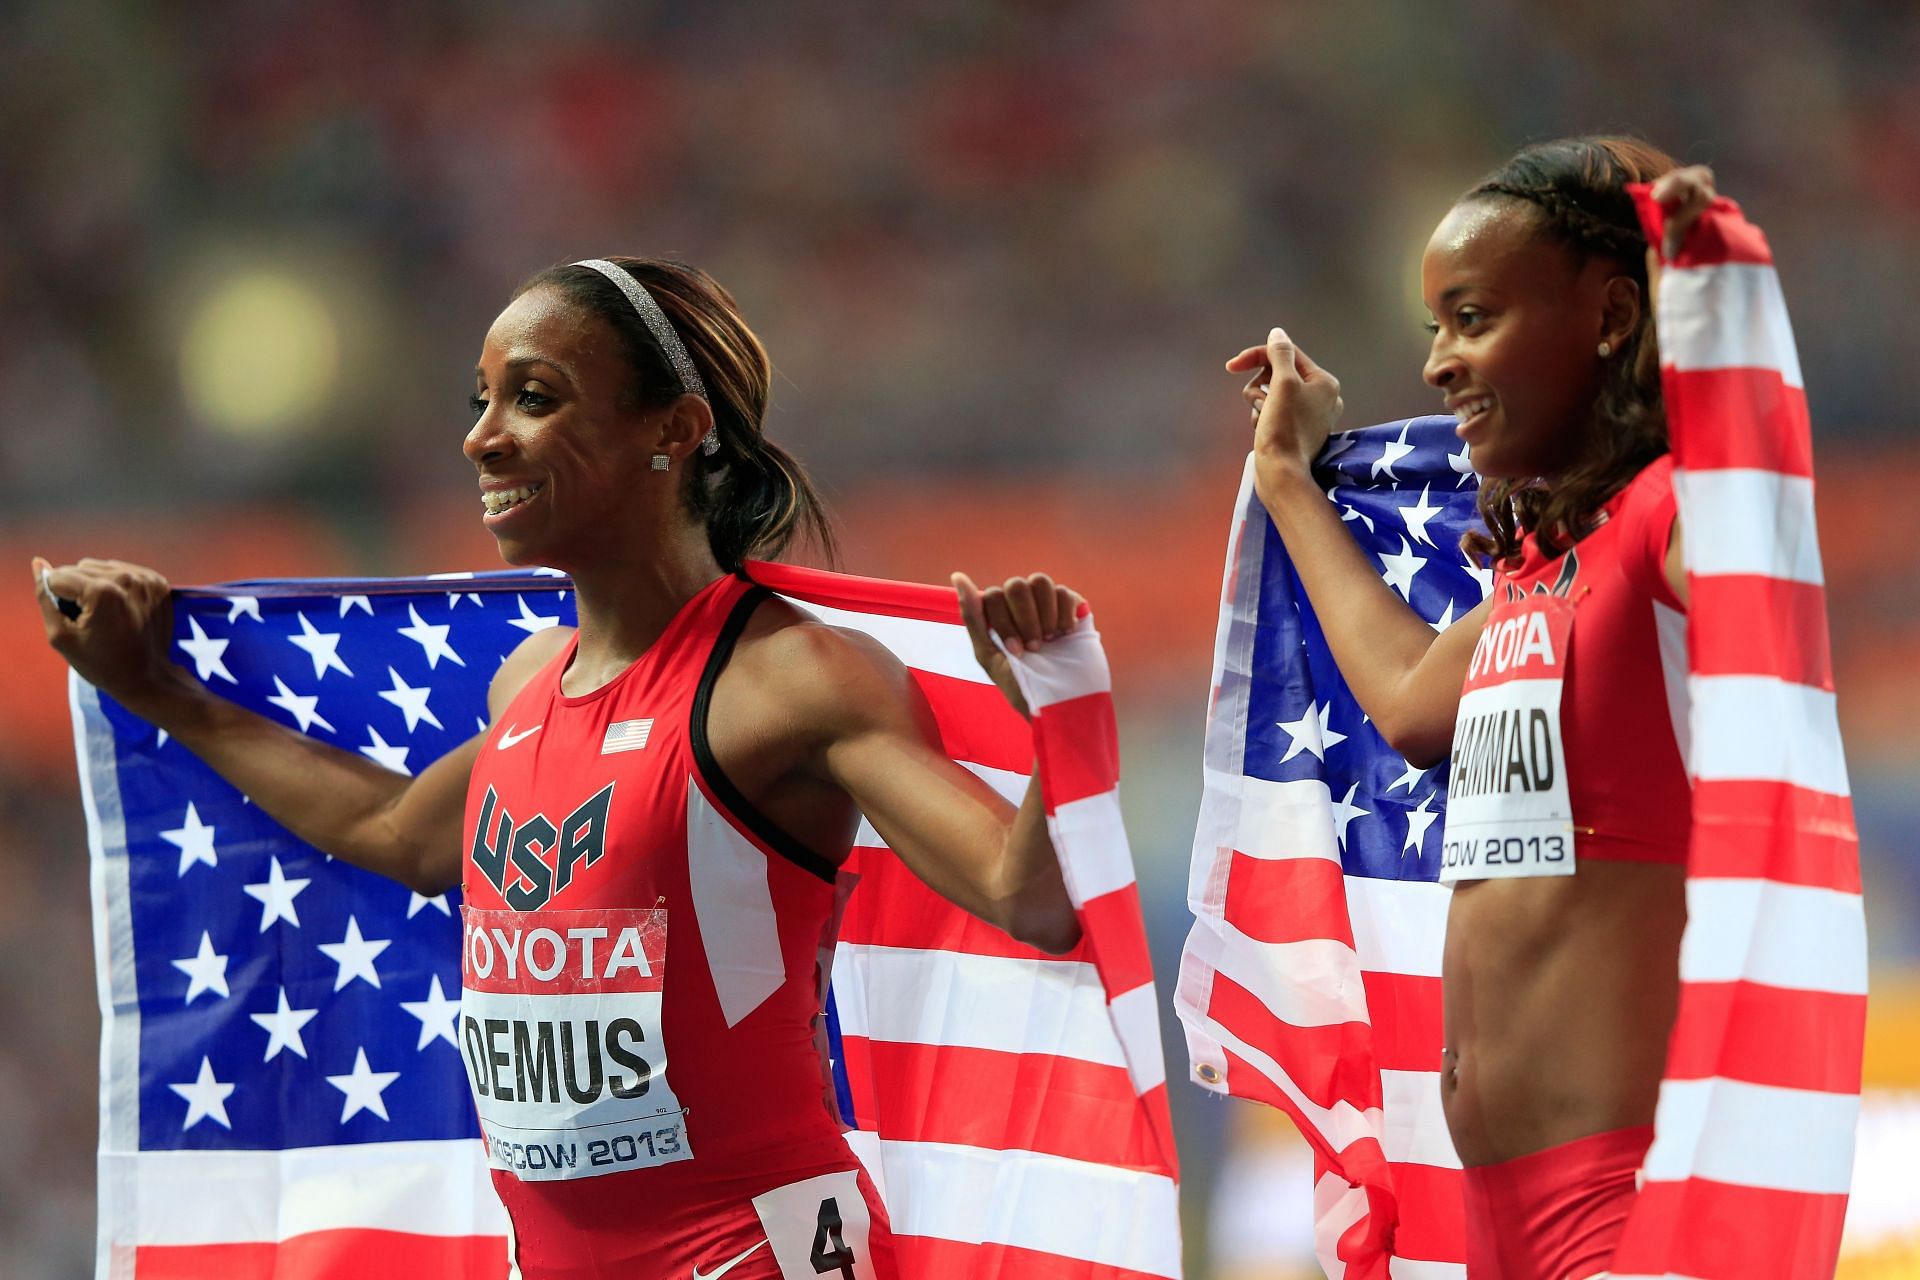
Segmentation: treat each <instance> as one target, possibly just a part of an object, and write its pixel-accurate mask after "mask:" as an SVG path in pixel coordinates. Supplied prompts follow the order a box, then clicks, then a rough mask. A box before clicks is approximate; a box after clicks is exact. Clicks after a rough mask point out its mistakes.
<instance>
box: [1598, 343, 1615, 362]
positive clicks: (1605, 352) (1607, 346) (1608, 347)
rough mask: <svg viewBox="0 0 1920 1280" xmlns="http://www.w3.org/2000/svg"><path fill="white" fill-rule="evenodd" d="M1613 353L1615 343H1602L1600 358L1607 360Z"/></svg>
mask: <svg viewBox="0 0 1920 1280" xmlns="http://www.w3.org/2000/svg"><path fill="white" fill-rule="evenodd" d="M1612 354H1613V344H1612V343H1611V342H1603V343H1601V344H1600V358H1601V359H1602V360H1605V359H1606V358H1607V357H1608V356H1610V355H1612Z"/></svg>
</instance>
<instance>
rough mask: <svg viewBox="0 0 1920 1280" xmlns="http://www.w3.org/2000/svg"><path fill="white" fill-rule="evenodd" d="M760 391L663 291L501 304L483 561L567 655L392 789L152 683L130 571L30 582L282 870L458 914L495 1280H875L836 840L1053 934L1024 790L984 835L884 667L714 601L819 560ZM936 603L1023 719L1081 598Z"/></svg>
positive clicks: (535, 659) (991, 817) (112, 568)
mask: <svg viewBox="0 0 1920 1280" xmlns="http://www.w3.org/2000/svg"><path fill="white" fill-rule="evenodd" d="M769 372H770V370H769V365H768V361H767V356H766V353H765V351H764V350H763V348H762V347H761V345H760V342H759V340H758V339H757V338H756V337H755V336H754V334H753V333H752V331H751V330H749V329H748V328H747V326H746V324H745V322H744V321H743V320H742V319H741V317H740V315H739V313H738V311H737V310H736V308H735V306H734V302H733V299H732V298H731V297H730V296H729V295H728V294H727V292H726V291H725V290H724V289H722V288H721V287H720V286H719V285H718V284H717V283H716V282H714V281H713V280H712V279H711V278H709V277H708V276H706V275H705V274H703V273H702V272H699V271H697V270H694V269H691V268H688V267H684V266H680V265H677V264H673V263H667V262H660V261H652V260H643V259H633V258H627V259H620V260H617V261H607V260H595V261H591V262H586V263H576V264H573V265H570V266H564V267H557V268H554V269H552V270H549V271H546V272H543V273H542V274H540V275H537V276H535V277H534V278H533V279H532V280H530V281H529V282H527V284H525V285H524V286H522V287H521V289H520V290H519V291H518V292H517V293H516V295H515V296H514V298H513V300H512V302H511V303H510V304H509V305H508V307H507V308H506V310H505V311H503V312H501V314H500V316H499V317H498V318H497V319H496V320H495V321H494V323H493V326H492V328H491V329H489V330H488V332H487V336H486V341H485V345H484V346H483V348H482V350H481V354H480V362H479V365H478V367H477V368H476V370H475V379H476V385H475V393H474V396H473V400H472V407H473V414H474V423H473V427H472V429H471V430H470V431H469V432H468V433H467V437H466V443H465V451H466V455H467V457H468V459H469V460H470V461H471V462H472V463H473V464H474V466H475V467H476V468H477V470H478V472H479V483H480V499H481V501H482V503H483V504H484V508H485V513H484V517H483V518H484V520H485V522H486V525H487V527H488V528H489V529H490V530H491V531H492V532H493V534H494V536H495V538H496V539H497V541H498V543H499V547H500V552H501V555H502V556H503V557H504V558H505V559H506V560H507V561H508V562H509V563H511V564H519V565H548V566H553V567H556V568H559V569H564V570H566V571H567V572H568V573H569V574H571V575H572V578H573V583H574V587H575V590H576V591H577V604H578V610H579V624H580V625H579V628H578V630H577V631H568V630H563V629H553V630H548V631H544V632H541V633H539V634H537V635H535V636H533V637H531V638H529V639H528V640H526V641H525V642H524V643H522V644H521V645H520V646H519V647H518V648H517V649H516V650H515V651H514V652H513V653H512V655H511V656H509V657H508V658H507V660H506V661H505V663H504V665H502V666H501V668H500V670H499V672H498V674H497V675H496V676H495V677H494V679H493V682H492V686H491V689H490V692H489V698H488V701H489V711H490V713H491V716H490V719H491V724H490V727H489V728H488V729H487V730H486V731H485V732H483V733H481V734H480V735H479V736H477V737H475V738H474V739H472V740H471V741H470V742H468V743H466V744H465V745H464V746H463V747H461V748H460V749H458V750H456V751H454V752H452V753H450V754H448V755H447V756H445V757H444V758H442V759H441V760H439V761H438V762H436V763H435V764H433V765H432V766H431V767H430V768H428V769H426V770H424V771H422V772H421V774H420V775H419V776H418V777H416V778H411V779H409V778H405V777H402V776H400V775H397V774H394V773H389V772H387V771H386V770H384V769H381V768H379V767H377V766H375V765H373V764H372V763H371V762H369V761H367V760H365V759H363V758H361V757H359V756H356V755H354V754H353V753H350V752H344V751H340V750H336V749H334V748H332V747H329V746H326V745H324V744H321V743H318V742H315V741H313V740H312V739H309V738H306V737H303V736H301V735H299V734H297V733H294V732H293V731H292V730H290V729H288V728H287V727H285V726H282V725H278V724H275V723H272V722H270V721H268V720H266V719H264V718H262V717H260V716H257V715H254V714H252V713H251V712H248V711H245V710H243V709H241V708H239V707H236V706H235V705H233V704H231V703H228V702H225V701H223V700H221V699H220V698H217V697H215V696H213V695H211V694H209V693H208V692H207V691H206V690H205V689H204V688H203V687H202V686H201V685H199V684H198V683H197V682H195V681H194V680H193V679H191V678H190V677H189V676H188V675H187V674H186V673H185V672H183V671H182V670H181V669H180V668H178V667H176V666H174V665H173V664H172V663H171V662H170V661H169V659H168V648H169V644H170V637H171V624H170V610H169V606H168V595H167V591H168V588H167V583H166V581H165V580H164V579H163V578H161V577H160V575H158V574H157V573H154V572H152V571H151V570H148V569H143V568H139V567H137V566H133V565H128V564H123V563H119V562H115V561H101V560H86V561H82V562H80V563H79V564H77V565H67V566H63V567H60V568H52V567H51V566H48V565H46V564H45V563H44V562H38V561H36V563H35V566H34V568H35V573H36V577H37V580H38V582H39V584H40V591H39V594H40V603H41V607H42V612H43V614H44V616H45V620H46V627H47V634H48V638H49V640H50V641H51V643H52V644H53V646H54V648H56V649H57V650H59V652H60V653H61V654H62V655H63V656H64V657H65V658H66V659H67V660H68V661H69V662H70V663H71V664H72V665H73V667H74V669H75V670H77V671H78V672H79V673H80V675H81V676H82V677H84V678H85V679H87V680H88V681H90V682H91V683H93V684H94V685H95V686H97V687H98V688H100V689H101V690H102V691H104V692H106V693H108V694H109V695H111V696H112V697H113V698H114V699H116V700H117V701H119V702H120V703H121V704H122V705H124V706H126V707H127V708H128V709H129V710H131V711H133V712H135V713H136V714H138V715H140V716H142V717H143V718H145V719H147V720H148V721H150V722H152V723H153V724H155V725H158V726H160V727H162V728H164V729H166V730H167V731H168V732H170V733H171V734H173V735H174V737H175V738H177V739H179V740H180V741H181V742H182V743H184V744H185V745H186V746H188V747H189V748H191V749H192V750H193V751H194V752H196V753H197V754H198V755H200V756H201V757H202V758H203V759H205V760H206V761H207V762H208V763H209V764H210V765H212V766H213V768H215V769H216V770H218V771H219V772H220V773H221V774H223V775H224V776H225V777H226V778H227V779H228V780H230V781H231V782H232V783H233V784H234V785H235V786H236V787H238V788H239V789H240V790H241V791H242V792H244V793H245V794H246V795H248V796H249V797H251V798H252V799H253V800H254V802H255V803H257V804H259V805H260V806H261V807H262V808H264V809H265V810H266V811H267V812H268V813H270V814H272V815H273V816H274V817H275V818H276V819H278V820H279V821H280V822H281V823H283V824H284V825H285V826H286V827H287V828H288V829H289V830H290V831H292V832H293V833H294V834H296V835H298V836H299V837H300V838H302V839H304V840H306V841H308V842H309V843H311V844H312V845H314V846H315V847H317V848H319V849H322V850H325V851H327V852H329V853H331V854H333V855H335V856H336V857H339V858H341V859H343V860H346V861H348V862H351V863H353V864H355V865H356V866H360V867H364V868H367V869H368V870H371V871H376V872H379V873H381V874H383V875H386V876H390V877H392V878H393V879H395V880H398V881H400V882H402V883H403V884H406V885H409V886H411V887H413V888H415V889H417V890H419V891H420V892H422V893H428V894H432V893H439V892H441V891H443V890H445V889H447V888H449V887H451V886H453V885H456V884H457V885H459V886H460V888H461V890H462V892H463V895H464V898H465V906H464V916H465V920H464V930H465V932H464V937H465V945H464V949H463V957H462V958H463V977H464V981H463V987H464V991H463V996H462V1016H461V1031H462V1036H461V1039H462V1049H463V1056H464V1057H465V1058H466V1060H467V1067H468V1071H469V1075H470V1077H471V1081H472V1085H473V1089H474V1094H475V1099H476V1103H477V1105H478V1109H479V1112H480V1118H481V1122H482V1124H481V1128H482V1130H483V1133H484V1135H485V1137H486V1142H487V1152H488V1159H489V1163H490V1165H491V1166H492V1171H493V1178H494V1182H495V1185H496V1187H497V1188H498V1190H499V1193H500V1196H501V1199H502V1201H503V1203H504V1204H505V1206H506V1209H507V1214H508V1218H509V1221H510V1224H511V1227H510V1231H511V1237H510V1241H509V1249H510V1252H511V1257H512V1260H513V1263H514V1264H515V1266H516V1267H517V1271H516V1273H515V1274H517V1275H519V1276H523V1277H525V1278H526V1280H587V1278H588V1277H613V1276H620V1277H628V1276H640V1275H645V1276H660V1277H672V1278H673V1280H682V1278H684V1277H717V1276H720V1275H722V1274H724V1275H726V1276H727V1277H728V1280H769V1278H772V1277H796V1276H804V1277H807V1278H808V1280H813V1278H814V1277H815V1276H817V1275H819V1274H830V1275H841V1276H845V1277H847V1280H854V1278H855V1277H858V1278H860V1280H891V1278H892V1277H893V1276H894V1275H895V1274H896V1271H895V1268H894V1265H893V1258H892V1251H891V1244H890V1238H889V1235H888V1229H887V1220H886V1214H885V1211H884V1209H883V1208H882V1206H881V1204H880V1203H879V1201H878V1199H877V1197H876V1196H875V1193H874V1189H873V1187H872V1185H871V1184H870V1183H869V1181H868V1179H867V1177H866V1175H865V1174H864V1173H863V1172H862V1171H861V1167H860V1164H859V1161H858V1160H857V1159H856V1158H855V1157H854V1155H853V1154H852V1152H851V1151H850V1150H849V1148H848V1146H847V1143H846V1141H845V1139H844V1138H843V1136H842V1133H841V1126H840V1123H839V1120H838V1118H837V1116H836V1115H835V1113H834V1112H833V1110H832V1109H831V1104H830V1103H829V1102H828V1101H827V1087H826V1083H825V1075H824V1063H823V1055H822V1051H821V1049H820V1048H819V1043H820V1038H819V1037H818V1036H817V1032H818V1030H819V1023H820V1018H821V1003H822V998H823V985H824V984H823V979H824V975H823V974H822V973H821V956H822V954H823V951H822V949H823V947H824V946H826V945H828V944H830V943H831V941H832V930H833V927H834V924H835V921H836V918H837V910H836V902H837V899H836V884H835V882H836V873H837V869H838V867H839V865H840V863H841V862H842V860H843V859H844V858H845V857H846V855H847V852H848V849H849V846H850V844H851V841H852V838H853V836H854V833H855V830H856V827H857V824H858V821H859V818H860V815H862V814H864V815H865V816H866V817H867V818H868V819H869V820H870V821H871V822H872V823H873V825H874V827H875V828H876V829H877V830H878V831H879V832H880V834H881V835H882V836H883V837H884V838H885V839H886V841H887V843H888V844H889V845H891V846H892V847H893V849H894V850H895V851H897V852H898V854H899V855H900V857H901V858H902V859H904V860H905V862H906V863H907V865H908V866H910V867H911V868H913V869H914V871H915V872H916V873H917V874H919V875H920V876H921V877H922V878H923V879H925V880H926V882H927V883H928V884H929V885H931V886H932V887H933V888H934V889H936V890H938V891H939V892H940V893H942V894H944V895H945V896H946V897H948V898H949V899H951V900H952V901H953V902H955V903H957V904H958V905H960V906H962V907H964V908H966V909H967V910H969V911H972V912H974V913H975V914H976V915H978V916H980V917H981V918H983V919H985V920H987V921H989V922H991V923H994V924H997V925H999V926H1000V927H1002V928H1003V929H1005V930H1006V931H1007V932H1008V933H1010V934H1012V935H1013V936H1014V937H1016V938H1019V939H1022V940H1024V941H1026V942H1029V943H1032V944H1033V945H1035V946H1038V947H1041V948H1044V949H1046V950H1048V951H1053V952H1059V951H1064V950H1067V949H1069V948H1071V947H1072V946H1073V945H1074V944H1075V943H1076V942H1077V941H1078V938H1079V925H1078V923H1077V920H1076V917H1075V915H1074V912H1073V909H1072V907H1071V904H1070V903H1069V901H1068V898H1067V893H1066V890H1065V887H1064V885H1063V883H1062V880H1061V874H1060V869H1059V865H1058V863H1057V861H1056V859H1055V857H1054V852H1053V848H1052V845H1051V843H1050V841H1049V838H1048V835H1047V828H1046V820H1045V812H1044V809H1043V807H1042V804H1041V800H1040V791H1039V781H1038V773H1037V770H1036V775H1035V781H1034V784H1033V785H1032V787H1031V788H1030V789H1029V790H1028V793H1027V796H1026V799H1025V801H1024V802H1023V803H1022V804H1021V806H1020V807H1019V809H1018V810H1017V811H1016V810H1015V809H1014V808H1013V807H1012V806H1011V805H1009V804H1007V803H1006V802H1005V801H1003V800H1002V799H1000V798H999V797H998V796H997V795H996V794H995V793H994V792H993V791H992V790H991V789H989V788H988V787H987V786H986V785H985V784H984V783H982V782H981V781H980V780H979V779H977V778H976V777H975V776H974V775H972V774H971V773H969V772H967V771H966V770H964V769H962V768H960V767H959V766H957V765H955V764H954V763H952V762H951V761H950V760H949V759H948V758H947V756H946V754H945V753H944V752H943V751H942V750H941V748H940V744H939V741H938V739H937V737H936V735H935V730H934V728H933V726H932V720H931V717H930V713H929V711H928V708H927V706H926V704H925V702H924V700H923V699H922V698H921V696H920V695H919V694H918V692H917V689H916V686H915V685H914V683H913V682H912V681H911V679H910V678H909V677H908V674H907V672H906V670H905V668H903V667H902V666H901V664H900V663H899V662H898V661H897V660H896V659H895V658H894V657H893V656H892V655H891V654H890V653H888V652H887V651H886V650H884V649H883V648H881V647H880V646H879V645H878V644H876V643H875V642H873V641H870V640H869V639H867V638H866V637H864V636H862V635H859V634H855V633H849V632H846V631H841V630H837V629H835V628H832V627H829V626H826V625H823V624H821V623H819V622H817V621H814V620H813V619H812V618H811V617H810V616H809V615H807V614H805V613H803V612H801V611H800V610H798V609H796V608H794V607H792V606H791V605H788V604H787V603H785V602H783V601H781V600H778V599H775V598H772V597H771V596H770V595H769V593H768V592H767V591H766V590H764V589H763V588H760V587H757V586H755V585H754V584H753V583H752V582H751V581H749V580H748V579H747V578H746V577H745V576H743V574H742V572H741V566H742V563H743V561H744V560H745V558H746V557H747V556H748V555H749V554H755V553H758V554H762V555H767V554H774V553H777V552H778V551H779V550H780V549H781V548H782V547H783V546H784V545H785V544H786V543H787V541H788V540H789V538H790V537H791V536H792V535H794V534H795V533H796V531H797V530H798V529H799V528H800V527H801V526H802V525H810V526H811V527H812V528H813V529H814V530H815V531H816V533H818V534H820V535H821V536H822V538H823V540H825V539H828V538H829V537H830V535H828V533H827V530H826V525H825V518H824V514H823V511H822V508H821V506H820V503H819V500H818V498H817V496H816V495H815V493H814V491H813V489H812V488H811V486H810V485H809V483H808V481H807V480H806V478H805V476H804V474H803V472H802V471H801V470H800V468H799V467H798V466H797V465H796V464H795V463H794V461H793V460H792V459H791V458H790V457H789V456H788V455H787V454H785V453H784V452H782V451H781V450H780V449H779V448H777V447H776V446H775V445H773V444H771V443H770V442H768V441H767V440H766V439H765V437H764V436H763V434H762V431H761V419H762V415H763V413H764V411H765V408H766V403H767V394H768V382H769ZM955 585H956V588H957V590H958V591H959V594H960V600H961V607H962V612H963V614H964V616H965V617H966V619H967V623H968V627H969V629H970V631H971V633H972V635H973V639H974V648H975V652H976V654H977V655H978V657H979V658H980V660H981V662H982V663H983V664H984V665H985V666H986V668H987V670H988V671H989V672H990V673H991V674H992V676H993V678H994V680H995V681H996V682H997V683H998V684H999V686H1000V687H1001V688H1002V689H1003V690H1005V691H1006V694H1007V696H1008V697H1009V698H1010V699H1012V700H1013V702H1014V704H1015V706H1016V707H1018V708H1019V709H1021V710H1023V711H1024V710H1025V705H1024V702H1023V701H1022V699H1021V697H1020V694H1019V692H1018V689H1017V687H1016V686H1015V685H1014V683H1013V680H1012V673H1011V670H1010V669H1009V667H1008V663H1007V659H1006V657H1005V655H1004V654H1003V653H1002V652H1001V651H1000V650H999V649H997V648H996V647H995V646H994V645H993V643H992V642H991V641H990V640H989V638H988V631H989V630H992V631H994V632H997V633H998V634H999V635H1000V636H1001V637H1002V638H1003V641H1004V643H1005V644H1006V645H1007V646H1008V647H1010V648H1013V649H1015V650H1016V651H1018V650H1019V649H1021V648H1022V647H1027V648H1031V647H1035V646H1040V645H1044V644H1045V643H1046V642H1047V641H1048V640H1049V639H1052V638H1056V637H1058V636H1060V635H1062V634H1064V633H1065V632H1066V631H1068V630H1069V629H1071V628H1072V627H1073V625H1074V622H1075V617H1076V613H1077V611H1078V609H1079V605H1080V600H1079V597H1078V596H1076V595H1075V594H1074V593H1073V592H1071V591H1069V590H1068V589H1066V588H1065V587H1062V586H1058V585H1056V584H1054V583H1053V582H1051V581H1049V580H1048V579H1047V578H1046V577H1045V576H1043V575H1039V574H1035V575H1033V576H1031V577H1026V578H1016V579H1013V580H1011V581H1009V582H1008V583H1007V584H1006V585H1005V586H1004V587H1003V588H993V589H991V590H988V591H986V592H984V593H983V592H980V591H978V590H976V589H975V587H974V586H973V584H972V583H971V582H970V581H969V580H967V579H966V578H965V577H964V576H962V575H955ZM59 599H65V600H68V601H73V602H77V603H78V605H79V606H80V609H79V614H78V617H77V618H76V619H71V620H70V619H69V618H67V617H65V616H63V615H62V613H61V612H60V611H59V609H58V608H57V607H56V606H57V604H58V601H59Z"/></svg>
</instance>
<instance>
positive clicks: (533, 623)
mask: <svg viewBox="0 0 1920 1280" xmlns="http://www.w3.org/2000/svg"><path fill="white" fill-rule="evenodd" d="M514 599H515V600H517V601H518V602H519V604H520V616H519V617H517V618H508V619H507V625H508V626H510V627H518V628H520V629H521V630H522V631H524V632H526V633H527V634H528V635H535V634H537V633H539V632H542V631H545V630H546V629H547V628H548V627H557V626H559V625H560V618H559V615H557V614H556V615H555V616H553V617H551V618H543V617H541V616H540V615H538V614H536V613H535V612H534V611H533V610H532V609H530V608H528V607H527V598H526V597H525V596H515V597H514Z"/></svg>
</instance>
